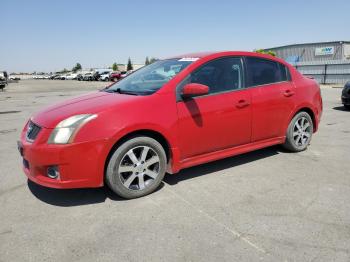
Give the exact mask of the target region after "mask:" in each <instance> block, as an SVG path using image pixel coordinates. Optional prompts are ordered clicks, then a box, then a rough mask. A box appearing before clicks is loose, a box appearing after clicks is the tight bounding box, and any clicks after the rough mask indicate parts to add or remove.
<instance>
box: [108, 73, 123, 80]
mask: <svg viewBox="0 0 350 262" xmlns="http://www.w3.org/2000/svg"><path fill="white" fill-rule="evenodd" d="M109 78H110V80H111V81H118V80H119V79H120V78H121V73H120V71H114V72H111V73H110V75H109Z"/></svg>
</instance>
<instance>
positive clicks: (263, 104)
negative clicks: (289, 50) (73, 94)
mask: <svg viewBox="0 0 350 262" xmlns="http://www.w3.org/2000/svg"><path fill="white" fill-rule="evenodd" d="M321 114H322V98H321V93H320V88H319V86H318V84H317V83H316V82H315V81H314V80H312V79H309V78H306V77H304V76H303V75H301V74H300V73H299V72H298V71H297V70H295V68H294V67H292V66H291V65H289V64H287V63H286V62H285V61H283V60H281V59H278V58H274V57H272V56H268V55H261V54H257V53H250V52H219V53H197V54H190V55H186V56H177V57H174V58H170V59H165V60H159V61H157V62H155V63H153V64H151V65H149V66H146V67H144V68H142V69H140V70H138V71H136V72H134V73H133V74H131V75H129V76H128V77H126V78H125V79H123V80H121V81H119V82H117V83H115V84H113V85H112V86H110V87H108V88H106V89H104V90H102V91H99V92H94V93H91V94H87V95H84V96H80V97H77V98H73V99H70V100H67V101H65V102H62V103H60V104H56V105H53V106H51V107H48V108H46V109H44V110H42V111H40V112H39V113H37V114H36V115H34V116H33V117H32V118H31V119H30V120H29V121H28V123H27V124H26V125H25V127H24V129H23V132H22V135H21V140H20V141H19V143H18V146H19V150H20V152H21V155H22V157H23V169H24V172H25V174H26V175H27V176H28V178H29V179H30V180H32V181H34V182H35V183H38V184H41V185H44V186H47V187H54V188H81V187H101V186H103V184H104V183H105V182H106V183H107V184H108V186H109V187H110V188H111V189H112V190H113V191H114V192H115V193H117V194H118V195H120V196H122V197H124V198H135V197H140V196H144V195H146V194H149V193H151V192H152V191H154V190H155V189H156V188H157V187H158V186H159V184H160V183H161V181H162V179H163V177H164V174H165V173H166V172H167V173H177V172H178V171H179V170H181V169H183V168H187V167H190V166H194V165H199V164H202V163H206V162H210V161H213V160H217V159H221V158H225V157H229V156H233V155H237V154H241V153H245V152H248V151H252V150H256V149H259V148H263V147H268V146H272V145H276V144H282V145H283V146H284V147H285V148H287V149H288V150H290V151H293V152H298V151H302V150H305V149H306V148H307V146H308V145H309V143H310V141H311V137H312V135H313V133H315V132H316V131H317V128H318V125H319V122H320V117H321Z"/></svg>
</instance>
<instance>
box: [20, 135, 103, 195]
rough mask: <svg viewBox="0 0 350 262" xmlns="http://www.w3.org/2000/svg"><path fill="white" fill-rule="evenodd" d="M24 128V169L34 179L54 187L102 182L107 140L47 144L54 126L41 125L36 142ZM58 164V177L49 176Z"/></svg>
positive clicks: (79, 186) (90, 184)
mask: <svg viewBox="0 0 350 262" xmlns="http://www.w3.org/2000/svg"><path fill="white" fill-rule="evenodd" d="M25 130H26V128H25V129H24V131H23V132H22V135H21V140H20V141H19V142H18V149H19V151H20V154H21V156H22V158H23V171H24V173H25V174H26V176H27V177H28V178H29V179H30V180H31V181H33V182H34V183H37V184H40V185H42V186H46V187H52V188H83V187H100V186H103V177H104V162H105V152H104V149H105V148H106V147H105V144H106V143H105V142H106V141H105V140H99V141H91V142H90V141H89V142H83V143H72V144H67V145H54V144H47V139H48V137H49V135H50V133H51V131H52V129H47V128H42V130H41V131H40V133H39V135H38V137H37V138H36V140H35V141H34V142H33V143H30V142H28V141H27V140H26V138H25ZM52 166H56V167H58V171H59V173H60V175H59V177H58V178H57V179H53V178H49V177H48V176H47V170H48V168H49V167H52Z"/></svg>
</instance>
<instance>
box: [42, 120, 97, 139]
mask: <svg viewBox="0 0 350 262" xmlns="http://www.w3.org/2000/svg"><path fill="white" fill-rule="evenodd" d="M96 117H97V115H91V114H84V115H76V116H71V117H68V118H67V119H65V120H63V121H61V122H60V123H59V124H58V125H57V126H56V128H55V129H54V130H53V131H52V132H51V135H50V137H49V140H48V143H49V144H68V143H71V142H72V140H73V138H74V135H75V134H76V133H77V132H78V130H79V129H80V128H81V127H82V126H83V125H84V124H86V123H87V122H89V121H90V120H92V119H94V118H96Z"/></svg>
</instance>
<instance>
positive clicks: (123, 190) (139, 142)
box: [106, 136, 167, 199]
mask: <svg viewBox="0 0 350 262" xmlns="http://www.w3.org/2000/svg"><path fill="white" fill-rule="evenodd" d="M143 147H147V148H150V149H151V150H149V152H151V153H155V155H156V156H157V157H158V159H159V162H157V163H156V164H155V165H156V167H154V168H156V170H157V174H158V175H157V176H156V177H155V178H154V179H151V178H150V177H148V176H147V175H142V177H143V178H144V179H145V177H147V178H148V180H144V179H142V180H143V181H145V182H144V186H145V187H144V188H143V189H140V188H137V187H138V185H139V183H140V181H139V178H138V177H137V178H134V179H133V181H134V182H136V185H129V186H128V187H127V186H126V185H124V183H126V181H127V180H128V179H129V178H130V177H131V176H132V175H134V177H135V174H138V173H137V172H134V171H130V173H131V174H130V173H129V174H128V173H126V175H127V176H126V177H124V176H125V173H124V175H122V174H121V173H119V167H120V165H122V163H123V162H122V161H125V158H126V155H127V153H128V152H130V151H131V150H138V148H143ZM133 152H135V151H133ZM136 153H137V152H136ZM141 153H142V152H141ZM149 154H150V153H149ZM136 157H137V159H138V160H139V161H141V160H140V159H142V156H141V155H140V156H136ZM127 158H128V157H127ZM130 159H131V158H130ZM145 161H146V160H145ZM146 163H147V161H146V162H145V165H146ZM140 164H141V162H140ZM134 166H136V165H134ZM166 166H167V159H166V154H165V151H164V149H163V147H162V145H161V144H160V143H159V142H158V141H156V140H155V139H153V138H150V137H145V136H138V137H134V138H131V139H129V140H127V141H126V142H124V143H123V144H121V145H120V146H119V147H118V148H116V149H115V150H114V152H113V153H112V156H111V157H110V159H109V161H108V165H107V169H106V183H107V185H108V186H109V188H110V189H111V190H112V191H113V192H115V193H116V194H117V195H119V196H121V197H123V198H126V199H132V198H138V197H142V196H145V195H148V194H150V193H152V192H153V191H155V190H156V189H157V188H158V186H159V185H160V183H161V182H162V180H163V178H164V175H165V172H166ZM130 167H131V166H130ZM136 168H137V167H136ZM136 168H135V169H136ZM142 169H143V167H142ZM143 171H145V170H143ZM122 180H124V183H123V181H122ZM137 181H138V182H137ZM147 182H148V184H146V183H147ZM131 186H133V187H134V188H130V187H131ZM135 188H136V189H135Z"/></svg>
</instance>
